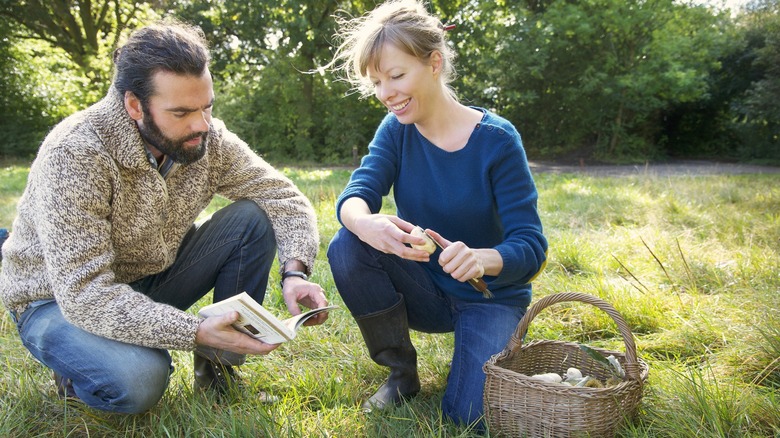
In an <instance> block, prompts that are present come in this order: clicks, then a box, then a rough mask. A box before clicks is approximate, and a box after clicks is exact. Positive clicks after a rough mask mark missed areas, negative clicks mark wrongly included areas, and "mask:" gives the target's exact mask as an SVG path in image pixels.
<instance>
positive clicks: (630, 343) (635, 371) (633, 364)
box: [502, 292, 641, 382]
mask: <svg viewBox="0 0 780 438" xmlns="http://www.w3.org/2000/svg"><path fill="white" fill-rule="evenodd" d="M565 301H580V302H583V303H586V304H592V305H594V306H596V307H598V308H599V309H601V310H603V311H604V312H606V313H607V315H609V316H610V317H611V318H612V320H613V321H615V323H616V324H617V327H618V330H619V331H620V334H621V336H623V343H624V344H625V345H626V363H625V366H624V368H625V372H626V376H627V377H628V378H630V379H631V380H637V381H640V382H641V379H640V367H639V363H638V362H637V356H636V344H635V343H634V335H633V334H632V333H631V330H630V329H629V328H628V324H626V321H625V320H624V319H623V317H622V316H620V313H618V311H617V310H615V308H614V307H612V305H611V304H609V303H608V302H606V301H604V300H602V299H601V298H597V297H594V296H593V295H588V294H583V293H579V292H560V293H555V294H551V295H547V296H546V297H544V298H542V299H540V300H539V301H538V302H536V304H534V305H533V306H531V308H530V309H528V312H526V314H525V315H524V316H523V318H522V319H521V320H520V323H518V324H517V328H516V329H515V332H514V333H513V334H512V336H511V337H510V339H509V343H507V346H506V348H504V351H503V353H502V354H503V355H505V356H506V357H511V356H514V355H515V353H517V352H518V351H520V348H521V347H522V346H523V338H524V337H525V335H526V333H528V326H529V325H530V324H531V321H532V320H533V319H534V318H535V317H536V316H537V315H538V314H539V313H540V312H541V311H542V310H544V309H545V308H547V307H549V306H551V305H553V304H557V303H561V302H565Z"/></svg>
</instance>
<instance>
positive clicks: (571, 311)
mask: <svg viewBox="0 0 780 438" xmlns="http://www.w3.org/2000/svg"><path fill="white" fill-rule="evenodd" d="M28 171H29V167H28V165H25V164H23V163H15V164H14V163H11V164H8V165H6V166H5V167H3V168H2V169H0V226H5V227H10V224H11V221H12V219H13V215H14V210H15V205H16V202H17V200H18V198H19V196H20V195H21V192H22V190H23V188H24V185H25V179H26V175H27V173H28ZM284 172H285V173H286V174H287V175H288V176H289V177H290V178H292V179H293V180H294V181H295V182H296V183H297V184H298V185H299V187H301V189H302V190H303V191H304V193H305V194H306V195H307V196H308V197H309V198H310V199H311V200H312V202H313V204H314V206H315V208H316V210H317V214H318V218H319V231H320V239H321V241H320V244H321V251H320V255H319V260H318V263H317V265H316V266H315V269H314V273H313V280H314V281H316V282H318V283H320V284H321V285H322V286H323V287H324V288H325V290H326V293H327V295H328V298H329V300H330V301H331V302H332V303H334V304H337V305H340V306H341V309H340V310H336V311H333V312H331V314H330V318H329V320H328V321H327V322H326V323H325V324H324V325H322V326H316V327H306V328H304V329H302V331H301V332H300V334H299V336H298V337H297V338H296V339H295V340H294V341H293V342H290V343H287V344H285V345H283V346H281V347H280V348H279V349H277V350H276V351H274V352H273V353H271V354H270V355H268V356H264V357H251V358H249V360H248V361H247V363H246V364H245V365H244V366H242V367H241V368H240V370H239V372H240V374H241V376H242V381H243V385H242V386H241V387H239V388H238V389H237V390H236V391H234V392H233V393H232V394H231V396H230V397H229V398H228V399H227V400H217V399H216V398H214V397H212V396H210V395H204V394H201V393H197V392H196V393H193V391H192V369H191V367H192V355H191V353H188V352H178V351H176V352H172V354H173V358H174V364H175V366H176V370H175V372H174V374H173V376H172V381H171V384H170V387H169V389H168V391H167V393H166V395H165V397H164V398H163V400H162V401H161V402H160V403H159V404H158V405H157V406H156V407H155V408H154V409H152V410H151V411H150V412H147V413H145V414H142V415H132V416H124V415H115V414H106V413H102V412H98V411H94V410H91V409H88V408H85V407H84V406H83V405H81V404H79V403H78V402H74V401H63V400H60V399H58V398H57V396H56V392H55V389H54V386H53V384H52V380H51V373H50V372H49V371H48V370H47V369H45V368H44V367H43V366H41V365H40V364H38V363H37V362H35V361H34V360H33V359H32V358H31V356H30V355H29V353H28V352H27V351H26V350H25V349H24V347H23V346H22V345H21V343H20V342H19V340H18V337H17V334H16V328H15V326H14V324H13V322H12V321H11V318H10V316H9V315H8V313H7V311H6V310H5V309H3V310H0V367H1V369H0V436H3V437H28V436H32V437H59V436H62V437H151V436H154V437H185V436H194V437H258V436H268V437H351V436H360V437H399V436H403V437H470V436H477V434H476V433H475V432H474V431H472V430H469V429H468V428H463V427H457V426H455V425H453V424H450V423H448V422H447V421H445V420H444V419H443V418H442V416H441V411H440V409H439V401H440V399H441V395H442V393H443V391H444V385H445V379H446V376H447V371H448V366H449V360H450V355H451V345H452V337H451V335H448V334H444V335H442V334H439V335H428V334H422V333H416V332H415V333H413V334H412V339H413V342H414V343H415V345H416V347H417V349H418V354H419V358H420V359H419V366H420V373H421V380H422V383H423V389H422V392H421V393H420V394H419V395H418V396H417V397H416V398H414V399H413V400H411V401H410V402H408V403H406V404H404V405H402V406H400V407H398V408H394V409H390V410H388V411H385V412H371V413H364V412H362V410H361V409H360V404H361V403H362V401H363V400H364V399H365V398H366V397H368V396H369V395H371V394H372V393H373V390H375V389H376V388H377V387H378V386H379V385H380V384H381V383H382V382H383V380H384V378H385V377H386V371H385V369H383V368H381V367H379V366H378V365H376V364H374V363H373V362H372V361H371V360H370V359H369V357H368V354H367V353H366V351H365V347H364V345H363V341H362V338H361V336H360V332H359V330H358V328H357V326H356V325H355V324H354V321H353V320H352V318H351V316H350V314H349V312H348V310H347V309H346V307H344V306H343V303H342V301H341V300H340V298H339V295H338V292H337V291H336V288H335V286H334V283H333V280H332V277H331V275H330V271H329V268H328V264H327V260H326V257H325V251H326V248H327V245H328V242H329V240H330V238H331V236H332V235H333V234H334V232H335V231H336V230H337V229H338V227H339V224H338V223H337V221H336V220H335V214H334V202H335V199H336V197H337V196H338V194H339V193H340V191H341V189H342V188H343V187H344V185H345V184H346V182H347V180H348V178H349V174H350V171H349V170H347V169H325V168H318V169H312V168H285V169H284ZM535 178H536V183H537V186H538V189H539V194H540V197H539V211H540V214H541V217H542V221H543V223H544V226H545V234H546V235H547V237H548V239H549V242H550V254H549V264H548V266H547V269H546V270H545V272H544V273H543V274H542V275H541V276H540V277H539V278H538V279H537V281H536V282H535V285H534V302H536V301H538V299H539V298H541V297H544V296H546V295H549V294H554V293H558V292H564V291H574V292H582V293H587V294H592V295H595V296H598V297H600V298H602V299H604V300H606V301H607V302H609V303H610V304H612V305H613V306H614V307H615V308H616V309H617V310H618V311H619V312H620V313H621V315H622V316H623V318H624V319H625V320H626V321H627V323H628V325H629V327H630V328H631V330H632V332H633V334H634V336H635V338H636V344H637V351H638V354H639V355H640V357H641V358H642V359H643V360H644V361H645V362H647V363H648V364H649V366H650V372H649V379H648V383H647V385H646V386H645V388H644V397H643V400H642V403H641V405H640V410H639V414H638V416H637V417H636V419H635V420H634V421H633V422H631V423H630V424H627V425H626V426H625V427H624V428H622V429H621V430H620V432H619V435H620V436H624V437H741V436H747V437H772V436H774V437H778V436H780V415H779V414H778V412H780V391H778V389H779V388H780V175H778V174H775V175H759V174H751V175H675V176H659V175H654V174H651V173H641V172H640V173H638V174H635V175H631V176H587V175H582V174H574V173H539V174H536V175H535ZM226 203H227V201H226V200H224V199H216V200H215V201H214V202H213V203H212V205H211V206H210V208H209V210H208V211H206V212H204V214H208V213H210V212H211V211H214V210H216V209H217V208H219V207H220V206H223V205H225V204H226ZM384 208H385V210H386V211H388V212H389V211H392V210H393V205H392V199H389V198H388V199H387V201H386V202H385V206H384ZM275 272H276V270H275V269H274V270H272V273H273V274H272V279H271V282H270V285H269V290H268V294H267V298H266V302H265V303H264V304H265V305H266V306H267V307H269V308H271V309H272V310H273V311H275V312H276V313H277V314H280V315H284V314H285V313H286V308H285V306H284V304H283V302H282V300H281V297H280V291H279V289H278V278H277V277H275V275H276V274H275ZM209 299H210V297H208V296H207V297H205V298H204V299H203V300H201V302H200V303H199V304H198V305H197V306H196V308H193V309H191V310H190V311H192V312H195V311H196V310H197V307H198V306H202V305H204V304H207V303H208V302H209ZM535 339H550V340H563V341H573V342H580V343H584V344H587V345H590V346H594V347H603V348H609V349H612V350H618V351H622V350H623V349H624V345H623V343H622V340H621V338H620V336H619V333H618V331H617V328H616V327H615V324H614V323H613V322H612V320H611V319H610V318H609V317H608V316H607V315H606V314H604V313H603V312H601V311H600V310H599V309H597V308H595V307H593V306H588V305H584V304H579V303H562V304H558V305H556V306H554V307H550V308H548V309H546V310H545V311H543V312H542V313H541V314H540V315H539V316H538V317H537V318H535V319H534V320H533V322H532V324H531V327H530V330H529V333H528V337H527V340H528V341H532V340H535ZM140 384H142V383H140ZM259 391H266V392H269V393H271V394H273V395H275V396H276V397H278V401H276V402H275V403H273V404H265V403H263V401H262V400H261V398H260V397H257V394H258V393H259Z"/></svg>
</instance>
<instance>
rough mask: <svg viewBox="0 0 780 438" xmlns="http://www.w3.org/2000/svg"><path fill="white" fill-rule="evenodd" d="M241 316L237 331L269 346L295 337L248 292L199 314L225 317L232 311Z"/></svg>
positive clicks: (209, 306) (236, 324)
mask: <svg viewBox="0 0 780 438" xmlns="http://www.w3.org/2000/svg"><path fill="white" fill-rule="evenodd" d="M233 310H235V311H237V312H238V313H239V315H240V317H239V319H238V321H236V322H235V323H234V324H233V327H235V329H236V330H238V331H240V332H243V333H246V334H248V335H250V336H252V337H254V338H256V339H259V340H261V341H263V342H266V343H269V344H278V343H281V342H285V341H289V340H291V339H293V338H294V337H295V332H294V331H293V330H291V329H289V328H288V327H287V326H286V325H285V324H284V323H283V322H282V321H280V320H279V319H278V318H276V317H275V316H274V315H273V314H271V313H270V312H269V311H268V310H266V309H265V308H263V307H262V306H261V305H259V304H257V302H256V301H255V300H253V299H252V297H250V296H249V295H248V294H246V292H243V293H241V294H239V295H236V296H234V297H231V298H228V299H226V300H223V301H220V302H217V303H214V304H210V305H208V306H205V307H203V308H202V309H201V310H200V311H199V312H198V314H199V315H201V316H204V317H208V316H218V315H224V314H225V313H228V312H230V311H233Z"/></svg>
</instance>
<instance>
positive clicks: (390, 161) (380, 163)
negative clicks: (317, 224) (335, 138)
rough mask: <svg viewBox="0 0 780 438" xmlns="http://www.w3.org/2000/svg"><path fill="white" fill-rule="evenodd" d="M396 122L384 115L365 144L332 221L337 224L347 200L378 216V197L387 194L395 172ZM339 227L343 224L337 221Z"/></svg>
mask: <svg viewBox="0 0 780 438" xmlns="http://www.w3.org/2000/svg"><path fill="white" fill-rule="evenodd" d="M399 130H400V123H398V120H397V119H396V118H395V116H393V115H392V114H388V115H387V116H385V118H384V120H382V123H380V125H379V127H378V128H377V130H376V133H375V134H374V138H373V139H372V140H371V143H369V145H368V154H367V155H366V156H364V157H363V159H362V160H361V163H360V167H359V168H357V169H355V171H354V172H353V173H352V176H351V177H350V179H349V183H347V186H346V187H345V188H344V190H343V191H342V192H341V195H340V196H339V198H338V200H337V201H336V218H337V219H338V220H339V222H341V205H342V204H343V203H344V201H346V200H347V199H349V198H353V197H358V198H360V199H362V200H364V201H365V202H366V204H367V205H368V208H369V210H370V211H371V212H372V213H379V210H380V209H381V208H382V198H383V197H384V196H386V195H387V194H388V193H390V188H391V187H392V186H393V181H394V180H395V177H396V176H397V173H398V166H399V161H400V157H399V151H400V150H401V145H400V143H399V135H400V134H399ZM341 224H342V225H343V222H341Z"/></svg>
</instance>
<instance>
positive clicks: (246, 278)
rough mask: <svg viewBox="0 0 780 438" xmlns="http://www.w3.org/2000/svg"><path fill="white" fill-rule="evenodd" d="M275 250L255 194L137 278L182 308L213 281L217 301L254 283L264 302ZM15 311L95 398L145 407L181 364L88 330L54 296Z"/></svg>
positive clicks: (31, 337) (129, 408)
mask: <svg viewBox="0 0 780 438" xmlns="http://www.w3.org/2000/svg"><path fill="white" fill-rule="evenodd" d="M275 254H276V239H275V236H274V232H273V229H272V227H271V224H270V222H269V220H268V217H267V216H266V214H265V213H264V212H263V211H262V210H261V209H260V208H259V207H258V206H257V205H256V204H255V203H254V202H251V201H246V200H243V201H237V202H234V203H232V204H230V205H229V206H227V207H225V208H223V209H222V210H220V211H218V212H216V213H215V214H214V215H212V217H210V218H209V219H207V220H205V221H203V222H202V223H199V224H196V225H193V226H192V228H191V229H190V231H189V232H188V233H187V235H186V236H185V237H184V239H183V241H182V245H181V248H180V250H179V253H178V254H177V257H176V261H175V262H174V264H173V265H172V266H171V267H169V268H168V269H167V270H165V271H163V272H160V273H158V274H155V275H150V276H148V277H145V278H142V279H140V280H138V281H136V282H134V283H132V284H131V285H130V286H131V287H133V289H135V290H137V291H139V292H142V293H144V294H146V295H148V296H149V297H151V298H152V299H154V300H155V301H158V302H161V303H167V304H170V305H172V306H175V307H177V308H179V309H182V310H185V309H187V308H189V307H190V306H191V305H192V304H194V303H195V302H196V301H198V300H199V299H200V298H202V297H203V296H204V295H205V294H206V293H208V292H209V291H210V290H212V289H213V290H214V300H215V301H219V300H223V299H225V298H228V297H230V296H233V295H236V294H238V293H241V292H243V291H247V292H248V293H249V294H250V295H252V296H253V297H254V298H255V299H256V300H257V301H258V302H262V301H263V297H264V296H265V288H266V286H267V283H268V275H269V272H270V269H271V264H272V263H273V260H274V256H275ZM128 311H132V309H128ZM15 319H16V322H17V328H18V330H19V335H20V337H21V339H22V343H23V344H24V346H25V347H27V349H28V350H30V352H31V353H32V355H33V356H34V357H35V358H36V359H37V360H39V361H40V362H41V363H43V364H44V365H45V366H47V367H49V368H51V369H52V370H54V371H55V372H56V373H58V374H60V375H61V376H63V377H65V378H68V379H71V381H72V382H73V389H74V390H75V392H76V395H78V397H79V398H80V399H81V400H82V401H83V402H84V403H86V404H87V405H88V406H91V407H93V408H96V409H101V410H105V411H111V412H121V413H140V412H144V411H147V410H149V409H150V408H152V407H153V406H154V405H155V404H156V403H157V402H158V401H159V400H160V398H161V397H162V396H163V394H164V392H165V389H166V387H167V386H168V378H169V376H170V373H171V372H172V371H173V366H172V361H171V356H170V354H169V353H168V351H166V350H163V349H155V348H148V347H143V346H139V345H132V344H127V343H123V342H118V341H113V340H111V339H107V338H103V337H100V336H96V335H93V334H91V333H89V332H86V331H84V330H82V329H80V328H78V327H76V326H74V325H72V324H70V323H68V322H67V321H66V320H65V319H64V318H63V316H62V313H61V312H60V308H59V306H58V305H57V303H56V302H55V301H54V300H42V301H36V302H35V303H33V304H32V305H31V306H29V307H28V308H27V310H25V311H24V312H23V313H22V314H21V315H18V318H15Z"/></svg>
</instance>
